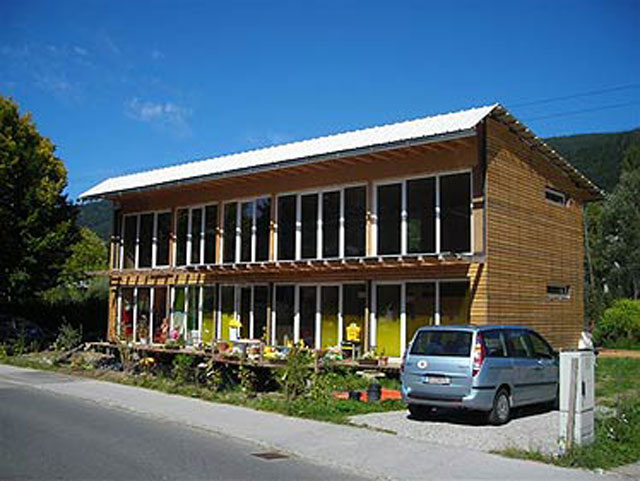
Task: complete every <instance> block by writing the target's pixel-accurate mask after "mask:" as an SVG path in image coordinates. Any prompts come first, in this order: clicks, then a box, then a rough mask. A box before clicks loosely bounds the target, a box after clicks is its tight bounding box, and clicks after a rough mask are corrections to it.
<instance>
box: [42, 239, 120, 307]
mask: <svg viewBox="0 0 640 481" xmlns="http://www.w3.org/2000/svg"><path fill="white" fill-rule="evenodd" d="M79 237H80V239H79V240H78V242H76V243H75V244H74V245H73V246H72V247H71V253H70V255H69V257H68V258H67V261H66V262H65V263H64V266H63V267H62V270H61V271H60V275H59V276H58V282H57V285H56V286H55V287H54V288H52V289H49V290H48V291H46V292H45V293H44V298H45V299H47V300H49V301H51V302H56V301H61V300H64V299H68V300H76V301H82V300H85V299H86V298H87V297H91V296H102V297H105V296H106V295H107V293H108V283H106V282H105V281H106V279H105V278H102V279H101V278H95V277H92V276H91V275H90V274H89V273H88V272H89V271H100V270H104V269H107V267H108V262H107V261H108V250H107V246H106V245H105V243H104V242H102V240H101V239H100V238H99V237H98V235H97V234H96V233H95V232H93V231H92V230H91V229H88V228H86V227H82V228H80V236H79Z"/></svg>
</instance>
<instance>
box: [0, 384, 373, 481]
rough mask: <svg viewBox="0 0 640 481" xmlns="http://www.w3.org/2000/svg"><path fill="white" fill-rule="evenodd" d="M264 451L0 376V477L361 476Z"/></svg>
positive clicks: (200, 431) (213, 477)
mask: <svg viewBox="0 0 640 481" xmlns="http://www.w3.org/2000/svg"><path fill="white" fill-rule="evenodd" d="M267 451H269V450H268V449H265V448H263V447H260V446H259V445H256V444H251V443H247V442H243V441H238V440H236V439H232V438H229V437H224V436H222V435H219V434H216V433H212V432H209V431H205V430H197V429H195V428H190V427H185V426H182V425H180V424H178V423H174V422H171V421H168V420H163V419H153V418H151V417H148V416H145V415H140V414H136V413H133V412H127V411H123V410H120V409H115V408H112V407H105V406H101V405H99V404H97V403H94V402H89V401H83V400H79V399H77V398H73V397H70V396H65V395H60V394H54V393H51V392H47V391H44V390H39V389H34V388H30V387H28V386H24V385H18V384H14V383H11V382H9V381H7V380H4V381H3V379H2V377H0V479H1V480H27V479H28V480H32V479H42V480H44V479H46V480H75V479H78V480H134V479H135V480H146V479H149V480H161V479H175V480H181V481H182V480H235V479H259V480H270V479H273V480H276V479H277V480H286V479H295V480H327V479H344V480H359V479H365V478H361V477H358V476H355V475H353V474H351V473H347V472H342V471H337V470H336V469H333V468H327V467H323V466H319V465H315V464H311V463H309V462H307V461H302V460H300V459H296V458H295V457H287V458H284V459H275V460H263V459H260V458H258V457H255V456H254V454H255V453H264V452H267Z"/></svg>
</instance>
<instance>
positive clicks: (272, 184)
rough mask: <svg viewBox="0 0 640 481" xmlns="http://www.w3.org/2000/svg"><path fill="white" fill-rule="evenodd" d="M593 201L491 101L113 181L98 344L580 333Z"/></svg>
mask: <svg viewBox="0 0 640 481" xmlns="http://www.w3.org/2000/svg"><path fill="white" fill-rule="evenodd" d="M600 195H601V193H600V191H599V189H598V188H597V187H596V186H595V185H593V184H592V183H591V182H590V181H589V180H588V179H586V178H585V177H584V176H583V175H582V174H580V173H579V172H578V171H577V170H576V169H575V168H573V167H572V166H571V165H570V164H569V163H568V162H567V161H566V160H565V159H563V158H562V157H561V156H559V155H558V154H557V153H556V152H554V151H553V150H552V149H550V148H549V147H548V146H547V145H546V144H545V143H544V142H543V141H542V140H540V139H539V138H538V137H536V136H535V135H534V134H533V133H531V131H530V130H529V129H527V128H526V127H525V126H523V125H522V124H521V123H520V122H518V121H517V120H516V119H515V118H514V117H513V116H512V115H510V114H509V113H508V112H507V111H506V110H505V109H504V108H503V107H502V106H500V105H492V106H488V107H481V108H476V109H471V110H466V111H462V112H455V113H450V114H444V115H438V116H434V117H428V118H423V119H418V120H413V121H408V122H402V123H398V124H393V125H386V126H382V127H375V128H370V129H364V130H359V131H354V132H347V133H343V134H338V135H333V136H329V137H322V138H318V139H312V140H308V141H303V142H295V143H291V144H285V145H281V146H275V147H270V148H265V149H260V150H254V151H250V152H245V153H239V154H233V155H229V156H223V157H219V158H214V159H208V160H204V161H199V162H193V163H189V164H182V165H178V166H175V167H169V168H164V169H158V170H153V171H148V172H142V173H139V174H133V175H127V176H122V177H117V178H112V179H108V180H106V181H104V182H102V183H101V184H99V185H97V186H95V187H94V188H92V189H90V190H89V191H87V192H85V193H84V194H83V195H82V196H81V197H82V198H83V199H97V198H104V199H108V200H110V201H111V202H112V203H113V205H114V222H113V225H114V231H113V236H112V240H111V250H110V252H111V261H110V262H111V268H110V270H109V277H110V301H109V302H110V316H109V327H108V334H109V337H114V336H121V337H122V336H124V337H127V338H134V339H135V341H136V342H141V343H162V342H164V341H165V339H166V336H167V335H173V336H182V337H183V338H184V340H185V341H186V342H187V344H189V343H193V344H200V343H202V344H207V343H210V342H211V341H212V340H213V339H238V338H263V339H266V340H267V341H268V342H269V343H272V344H277V345H281V344H285V343H287V342H291V341H295V342H298V341H301V340H302V341H304V342H305V344H306V345H308V346H314V347H316V348H328V347H331V346H335V345H340V343H341V342H342V341H343V340H344V339H345V336H346V328H347V326H349V325H352V324H353V323H355V324H356V325H357V326H358V327H360V341H361V345H362V348H363V349H364V350H374V351H376V352H377V353H378V354H383V355H387V356H391V357H395V356H400V354H401V353H402V352H403V350H404V348H405V346H406V344H407V342H408V341H409V340H410V339H411V336H412V335H413V333H414V331H415V329H416V328H417V327H419V326H422V325H426V324H467V323H474V324H486V323H492V324H506V323H508V324H525V325H528V326H530V327H533V328H535V329H537V330H539V331H540V332H541V333H542V334H543V335H544V336H546V337H547V338H548V339H549V340H550V341H551V342H552V343H553V344H554V346H555V347H557V348H570V347H575V346H576V344H577V342H578V339H579V336H580V332H581V331H582V329H583V207H584V204H585V203H586V202H588V201H591V200H594V199H597V198H599V197H600Z"/></svg>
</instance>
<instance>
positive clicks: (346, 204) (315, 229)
mask: <svg viewBox="0 0 640 481" xmlns="http://www.w3.org/2000/svg"><path fill="white" fill-rule="evenodd" d="M366 199H367V189H366V186H355V187H346V188H336V189H331V190H326V191H322V192H310V193H300V194H286V195H281V196H279V197H278V203H277V207H278V213H277V219H278V222H277V226H278V229H277V259H278V260H296V259H331V258H339V257H356V256H364V255H365V239H366Z"/></svg>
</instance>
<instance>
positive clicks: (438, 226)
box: [436, 175, 440, 254]
mask: <svg viewBox="0 0 640 481" xmlns="http://www.w3.org/2000/svg"><path fill="white" fill-rule="evenodd" d="M436 254H440V176H439V175H437V176H436Z"/></svg>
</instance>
